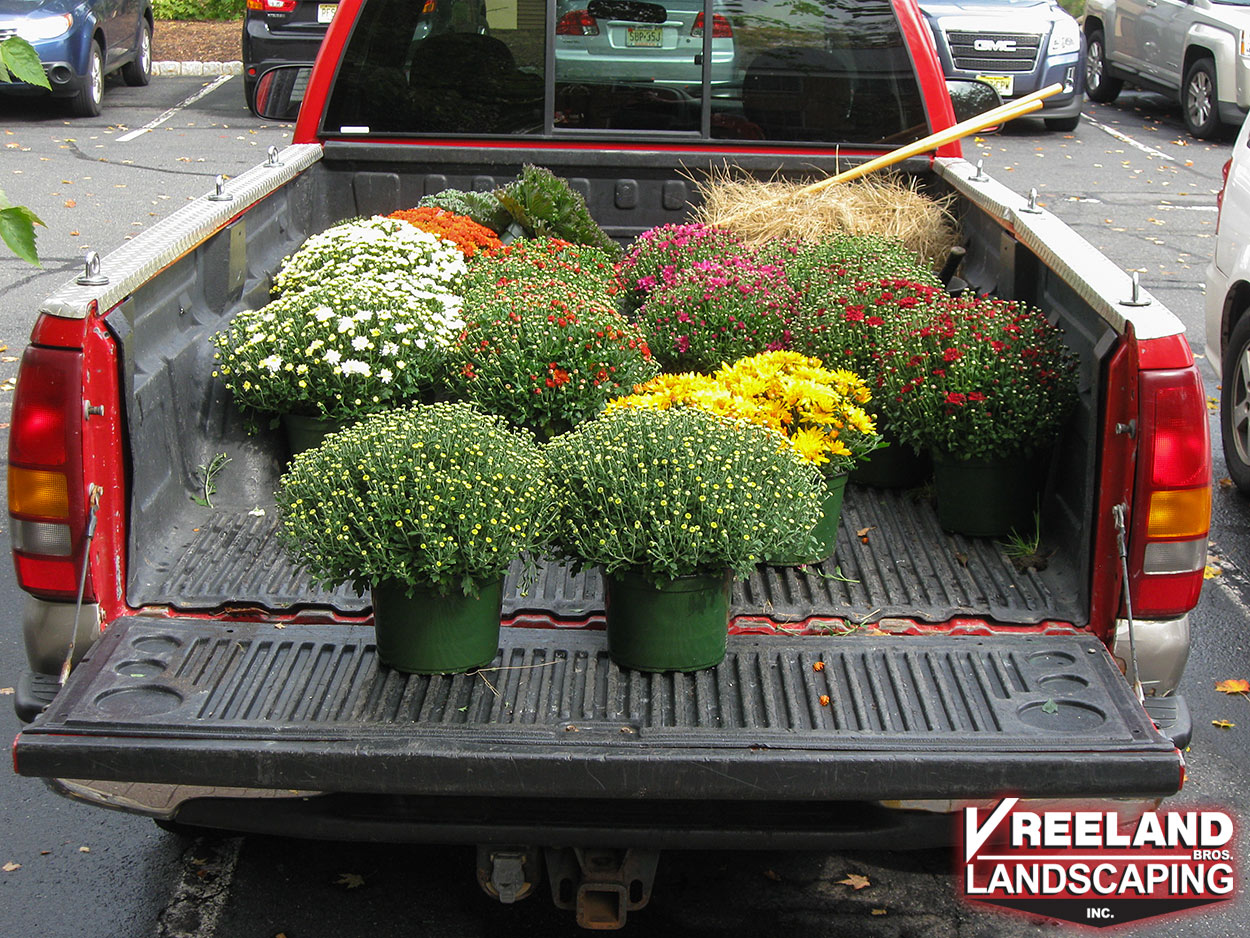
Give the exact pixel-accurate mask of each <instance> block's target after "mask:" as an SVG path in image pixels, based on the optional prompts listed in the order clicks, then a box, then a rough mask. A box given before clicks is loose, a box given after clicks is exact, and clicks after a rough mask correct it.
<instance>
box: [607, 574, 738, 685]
mask: <svg viewBox="0 0 1250 938" xmlns="http://www.w3.org/2000/svg"><path fill="white" fill-rule="evenodd" d="M604 580H605V584H606V586H607V590H606V596H605V600H606V605H607V620H608V653H609V654H611V656H612V660H613V661H615V662H616V663H617V664H619V665H620V666H621V667H624V668H633V669H634V670H637V671H699V670H701V669H703V668H711V667H715V666H716V665H718V664H720V662H721V661H722V660H724V657H725V647H726V642H727V641H728V637H729V577H728V575H726V574H720V575H717V576H686V577H679V578H678V579H675V580H670V581H668V582H666V583H663V584H662V585H661V586H659V587H657V586H656V584H655V583H653V582H651V581H650V580H648V579H646V578H645V577H641V576H638V575H637V574H634V573H618V574H615V575H612V576H606V577H604Z"/></svg>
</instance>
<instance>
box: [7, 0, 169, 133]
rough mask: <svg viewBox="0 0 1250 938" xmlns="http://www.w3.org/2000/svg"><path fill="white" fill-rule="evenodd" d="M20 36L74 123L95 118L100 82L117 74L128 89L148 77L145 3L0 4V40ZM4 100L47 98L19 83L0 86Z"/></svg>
mask: <svg viewBox="0 0 1250 938" xmlns="http://www.w3.org/2000/svg"><path fill="white" fill-rule="evenodd" d="M9 36H21V37H22V38H23V39H25V40H26V41H27V42H29V43H30V44H31V45H32V46H34V47H35V51H36V52H38V53H39V60H40V61H41V62H42V63H43V68H44V71H45V72H47V74H48V82H49V83H50V84H51V85H52V92H51V93H52V96H53V97H57V98H68V99H69V102H70V107H71V109H72V110H73V112H74V114H75V115H77V116H78V117H95V116H96V115H97V114H99V113H100V105H101V103H102V101H103V99H104V76H105V75H107V74H109V73H110V72H114V71H117V70H118V69H120V70H121V73H122V78H124V79H125V81H126V84H128V85H146V84H147V83H148V80H149V78H150V77H151V75H152V6H151V4H150V3H149V0H0V39H6V38H8V37H9ZM0 93H2V94H43V95H46V94H48V92H47V91H46V90H45V89H43V88H37V87H35V86H34V85H27V84H23V83H21V82H14V83H0Z"/></svg>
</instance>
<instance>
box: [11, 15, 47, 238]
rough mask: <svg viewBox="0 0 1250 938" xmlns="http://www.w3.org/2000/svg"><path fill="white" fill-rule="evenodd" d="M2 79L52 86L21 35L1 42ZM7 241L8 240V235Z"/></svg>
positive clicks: (37, 55)
mask: <svg viewBox="0 0 1250 938" xmlns="http://www.w3.org/2000/svg"><path fill="white" fill-rule="evenodd" d="M0 81H24V82H26V83H27V84H30V85H38V86H39V87H40V88H47V89H49V90H51V88H52V86H51V85H50V84H48V76H47V75H46V74H45V73H44V70H43V63H41V62H40V61H39V53H38V52H36V51H35V47H34V46H32V45H31V44H30V43H29V42H27V41H26V40H25V39H22V38H21V37H20V36H10V37H9V38H8V39H5V40H4V41H2V42H0ZM5 241H8V237H7V236H6V237H5Z"/></svg>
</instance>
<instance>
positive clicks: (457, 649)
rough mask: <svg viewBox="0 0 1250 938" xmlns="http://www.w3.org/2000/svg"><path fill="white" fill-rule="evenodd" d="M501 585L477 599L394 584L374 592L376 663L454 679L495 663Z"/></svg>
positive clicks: (499, 582) (500, 582) (485, 588)
mask: <svg viewBox="0 0 1250 938" xmlns="http://www.w3.org/2000/svg"><path fill="white" fill-rule="evenodd" d="M502 608H503V579H502V578H501V579H499V580H497V581H495V582H493V583H488V584H486V585H484V586H483V587H482V588H481V591H480V592H479V593H478V595H477V596H465V595H463V594H461V593H458V592H456V593H453V594H452V595H450V596H442V595H440V594H439V593H438V592H437V591H436V590H432V589H422V588H417V589H414V590H413V592H412V595H411V596H409V595H408V592H407V588H406V587H404V586H401V585H399V584H397V583H380V584H377V585H375V586H374V587H373V629H374V636H375V639H376V641H377V648H378V657H379V658H380V659H382V663H383V664H386V665H389V666H390V667H392V668H394V669H395V670H396V671H405V672H407V673H409V674H458V673H459V672H461V671H469V670H472V669H473V668H480V667H484V666H486V665H488V664H490V663H491V662H492V661H494V660H495V655H496V654H497V653H498V651H499V618H500V612H501V610H502Z"/></svg>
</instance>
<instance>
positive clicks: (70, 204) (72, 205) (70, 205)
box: [65, 199, 78, 208]
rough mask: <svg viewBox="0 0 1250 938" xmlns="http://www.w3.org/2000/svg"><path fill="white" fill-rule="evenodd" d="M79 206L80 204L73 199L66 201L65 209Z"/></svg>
mask: <svg viewBox="0 0 1250 938" xmlns="http://www.w3.org/2000/svg"><path fill="white" fill-rule="evenodd" d="M77 204H78V203H77V202H75V201H74V200H73V199H66V200H65V207H66V208H73V207H74V206H75V205H77Z"/></svg>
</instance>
